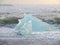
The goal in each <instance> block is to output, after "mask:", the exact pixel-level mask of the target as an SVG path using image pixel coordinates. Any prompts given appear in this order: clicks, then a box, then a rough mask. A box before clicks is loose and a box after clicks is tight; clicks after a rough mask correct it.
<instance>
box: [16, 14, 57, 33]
mask: <svg viewBox="0 0 60 45" xmlns="http://www.w3.org/2000/svg"><path fill="white" fill-rule="evenodd" d="M15 30H16V31H17V32H18V33H19V34H31V33H32V32H41V31H51V30H56V28H55V27H53V26H52V25H49V24H48V23H46V22H43V21H42V20H40V19H38V18H36V17H34V16H32V14H24V18H23V19H21V20H20V19H19V23H18V24H17V26H16V27H15Z"/></svg>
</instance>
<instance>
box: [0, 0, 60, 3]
mask: <svg viewBox="0 0 60 45" xmlns="http://www.w3.org/2000/svg"><path fill="white" fill-rule="evenodd" d="M0 3H2V4H60V0H0Z"/></svg>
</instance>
